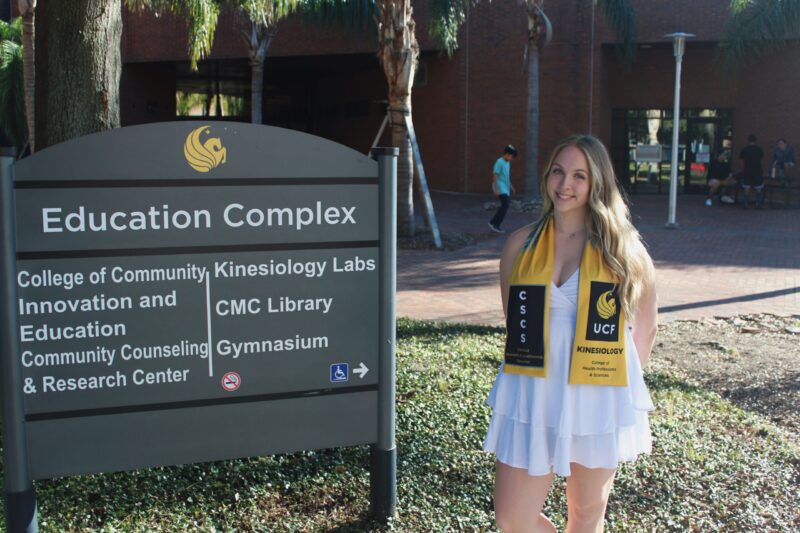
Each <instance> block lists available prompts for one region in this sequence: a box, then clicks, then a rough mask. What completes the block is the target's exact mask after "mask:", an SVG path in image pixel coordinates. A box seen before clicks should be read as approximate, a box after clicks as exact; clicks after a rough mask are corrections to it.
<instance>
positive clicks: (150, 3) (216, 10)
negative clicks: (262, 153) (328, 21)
mask: <svg viewBox="0 0 800 533" xmlns="http://www.w3.org/2000/svg"><path fill="white" fill-rule="evenodd" d="M126 5H127V6H128V7H129V8H130V9H134V10H137V9H138V10H142V9H148V10H151V11H153V12H155V13H164V12H170V13H173V14H175V15H178V16H179V17H181V18H183V19H184V20H185V21H186V23H187V24H188V27H189V42H188V43H187V47H188V53H189V60H190V62H191V68H192V69H193V70H196V69H197V62H198V61H199V60H201V59H203V58H205V57H207V56H208V54H210V53H211V46H212V45H213V43H214V33H215V32H216V29H217V22H218V19H219V14H220V12H221V10H222V8H223V7H224V6H229V7H232V8H234V9H236V10H237V11H238V12H239V13H241V14H243V15H244V16H245V17H246V18H247V21H248V24H249V29H248V31H242V37H243V38H244V41H245V43H247V47H248V55H249V58H250V71H251V78H250V91H251V95H250V96H251V98H250V101H251V107H250V117H251V121H252V122H253V123H254V124H261V122H262V105H261V103H262V101H263V94H264V59H265V58H266V55H267V50H268V49H269V45H270V44H271V43H272V39H274V38H275V35H276V34H277V32H278V29H277V24H278V22H279V21H280V20H281V19H283V18H286V17H287V16H289V15H290V14H291V13H292V12H294V11H295V9H297V6H298V0H126Z"/></svg>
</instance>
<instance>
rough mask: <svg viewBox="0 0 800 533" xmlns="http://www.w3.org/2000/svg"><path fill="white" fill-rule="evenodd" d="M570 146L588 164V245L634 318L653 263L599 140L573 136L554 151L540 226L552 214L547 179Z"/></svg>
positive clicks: (544, 181)
mask: <svg viewBox="0 0 800 533" xmlns="http://www.w3.org/2000/svg"><path fill="white" fill-rule="evenodd" d="M568 146H574V147H575V148H577V149H578V150H580V151H581V152H583V155H584V156H586V161H587V163H588V164H589V174H590V175H591V176H590V179H589V184H590V186H589V201H588V210H589V227H588V239H589V242H590V243H591V244H592V245H593V246H595V247H597V248H599V249H600V250H601V251H602V253H603V259H604V260H605V263H606V266H607V267H608V268H609V269H610V270H611V272H612V273H613V274H614V276H615V277H616V278H617V284H618V286H619V295H620V300H621V303H622V309H623V310H624V311H625V315H626V316H628V317H633V315H634V312H635V310H636V306H637V304H638V303H639V299H640V298H641V296H642V292H643V289H644V285H645V282H646V281H647V280H648V279H650V278H651V277H652V275H653V264H652V262H651V261H650V257H649V255H648V254H647V251H646V250H645V247H644V243H642V238H641V235H639V232H638V231H637V230H636V228H635V227H634V226H633V223H632V222H631V213H630V210H629V209H628V205H627V204H626V203H625V200H624V199H623V197H622V194H621V193H620V190H619V188H618V186H617V178H616V176H615V175H614V167H613V166H612V164H611V158H610V157H609V155H608V151H607V150H606V147H605V146H603V143H602V142H600V140H598V139H597V138H596V137H593V136H592V135H573V136H571V137H567V138H566V139H564V140H563V141H561V142H560V143H559V144H558V146H556V147H555V148H554V149H553V152H552V154H551V155H550V158H549V159H548V160H547V165H546V166H545V172H544V174H542V179H541V180H539V181H540V189H541V194H542V218H541V220H540V221H539V224H537V226H538V227H541V226H542V225H543V224H544V222H545V221H547V220H548V218H549V217H551V216H552V215H553V201H552V200H551V199H550V196H549V195H548V193H547V178H548V176H549V175H550V171H551V169H552V167H553V161H555V159H556V157H558V154H559V153H561V150H563V149H564V148H566V147H568ZM535 233H538V231H536V232H535Z"/></svg>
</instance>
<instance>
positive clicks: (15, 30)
mask: <svg viewBox="0 0 800 533" xmlns="http://www.w3.org/2000/svg"><path fill="white" fill-rule="evenodd" d="M0 41H11V42H14V43H17V44H22V17H17V18H15V19H13V20H12V21H11V22H6V21H4V20H0Z"/></svg>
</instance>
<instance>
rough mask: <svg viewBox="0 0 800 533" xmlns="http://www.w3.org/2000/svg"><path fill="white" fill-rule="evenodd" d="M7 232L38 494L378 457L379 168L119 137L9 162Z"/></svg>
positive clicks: (184, 126) (230, 146)
mask: <svg viewBox="0 0 800 533" xmlns="http://www.w3.org/2000/svg"><path fill="white" fill-rule="evenodd" d="M287 157H288V158H289V159H290V163H287ZM16 221H17V242H18V246H17V250H18V254H17V271H18V273H17V287H18V291H19V297H18V302H17V307H18V312H19V323H20V327H19V333H20V338H21V352H20V355H19V364H20V365H21V368H22V378H23V384H22V385H23V391H24V398H25V416H26V420H27V432H28V437H29V445H28V447H29V453H30V464H31V470H32V475H33V477H34V478H46V477H52V476H60V475H70V474H78V473H88V472H103V471H111V470H121V469H129V468H138V467H143V466H155V465H167V464H176V463H188V462H195V461H206V460H217V459H225V458H233V457H243V456H252V455H259V454H267V453H275V452H282V451H291V450H299V449H309V448H320V447H328V446H340V445H352V444H363V443H371V442H376V438H377V437H376V435H377V431H378V430H377V420H378V416H377V396H378V388H379V379H378V365H379V361H378V352H379V342H378V329H379V322H378V319H379V315H380V306H381V302H380V301H379V296H378V295H379V286H380V279H379V267H380V265H379V264H378V261H379V251H380V249H379V242H378V238H379V237H378V229H379V225H380V224H379V213H378V181H377V165H376V164H375V162H373V161H371V160H369V159H368V158H366V157H364V156H362V155H360V154H357V153H355V152H353V151H352V150H349V149H347V148H344V147H341V146H338V145H335V144H333V143H330V142H328V141H324V140H321V139H317V138H314V137H310V136H307V135H302V134H297V133H296V132H288V131H286V130H279V129H277V128H268V127H258V126H252V125H247V124H233V123H215V124H213V125H212V126H210V127H209V126H202V125H200V124H197V123H189V122H186V123H170V124H161V125H149V126H142V127H134V128H124V129H122V130H117V131H113V132H109V133H104V134H100V135H94V136H88V137H84V138H81V139H77V140H75V141H71V142H68V143H65V144H63V145H59V146H56V147H53V148H51V149H47V150H44V151H43V152H41V153H39V154H37V155H35V156H33V157H31V158H28V159H26V160H25V161H23V162H21V163H20V164H18V165H17V169H16ZM53 443H58V446H57V448H56V447H55V446H54V445H53Z"/></svg>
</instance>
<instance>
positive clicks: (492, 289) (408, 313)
mask: <svg viewBox="0 0 800 533" xmlns="http://www.w3.org/2000/svg"><path fill="white" fill-rule="evenodd" d="M703 199H704V197H703V196H695V195H682V196H679V197H678V211H677V220H678V223H679V224H680V228H679V229H677V230H668V229H665V228H664V222H665V221H666V219H667V202H668V197H667V196H638V197H634V198H633V206H632V212H633V218H634V223H635V224H636V227H637V228H638V229H639V231H640V232H641V233H642V235H643V236H644V240H645V242H646V244H647V246H648V248H649V250H650V254H651V255H652V257H653V260H654V261H655V264H656V271H657V290H658V296H659V312H660V320H661V321H671V320H678V319H696V318H701V317H711V316H733V315H738V314H746V313H775V314H778V315H798V316H800V210H797V209H764V210H754V209H750V210H744V209H743V208H742V207H741V206H720V205H714V206H713V207H706V206H705V205H703ZM491 200H492V198H491V197H490V196H488V195H486V196H482V195H458V194H449V193H434V195H433V203H434V207H435V209H436V216H437V220H438V222H439V227H440V229H441V231H443V232H459V233H476V234H477V233H488V232H489V229H488V227H487V225H486V224H487V222H488V220H489V219H490V218H491V216H492V214H493V213H492V212H491V211H486V210H485V209H484V208H483V204H484V203H485V202H488V201H491ZM531 220H532V218H531V215H530V214H526V213H509V215H508V217H507V218H506V221H505V222H504V224H503V227H504V228H505V229H508V230H513V229H515V228H518V227H521V226H523V225H525V224H527V223H529V222H530V221H531ZM420 224H421V218H420ZM504 242H505V235H496V236H495V235H494V234H493V235H492V236H491V237H490V238H488V239H487V240H485V241H482V242H479V243H478V244H475V245H472V246H468V247H466V248H462V249H460V250H457V251H454V252H440V251H419V250H401V251H399V253H398V279H397V314H398V316H405V317H413V318H419V319H427V320H444V321H450V322H469V323H473V324H488V325H497V326H499V325H504V319H503V311H502V308H501V303H500V290H499V285H498V280H499V277H498V264H499V257H500V251H501V250H502V247H503V244H504Z"/></svg>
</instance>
